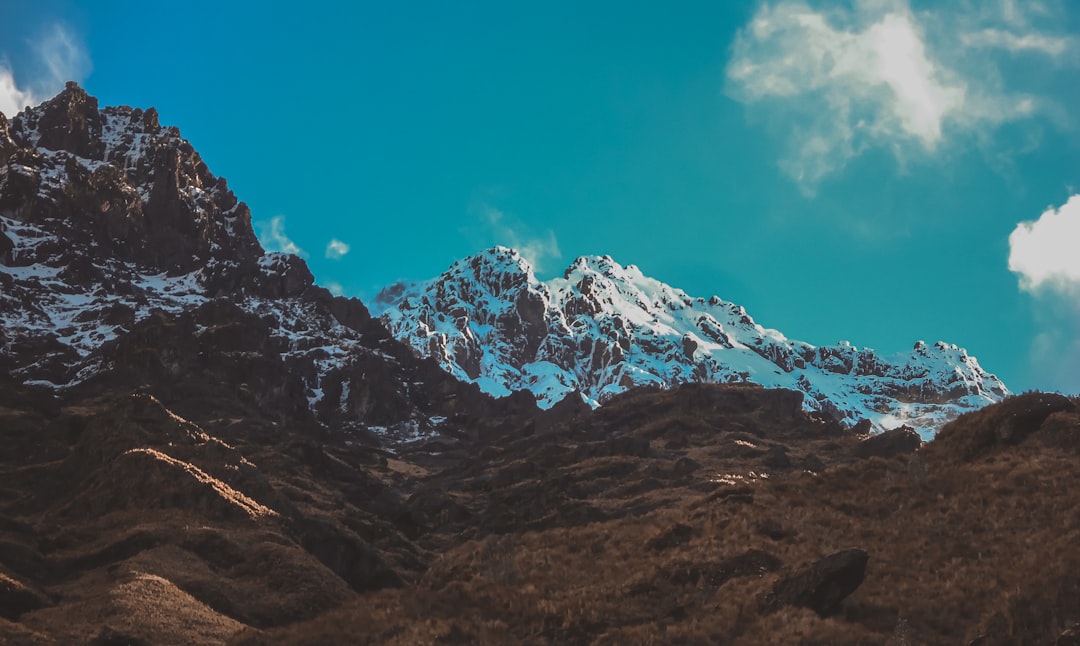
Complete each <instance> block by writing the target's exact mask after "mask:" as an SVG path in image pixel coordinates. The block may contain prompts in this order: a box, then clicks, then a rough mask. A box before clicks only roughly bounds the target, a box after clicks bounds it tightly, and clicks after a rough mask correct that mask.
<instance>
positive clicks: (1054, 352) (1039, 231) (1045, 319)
mask: <svg viewBox="0 0 1080 646" xmlns="http://www.w3.org/2000/svg"><path fill="white" fill-rule="evenodd" d="M1078 249H1080V194H1076V195H1072V196H1071V197H1070V198H1069V199H1068V200H1066V202H1065V204H1063V205H1062V206H1061V207H1059V208H1056V209H1055V208H1053V207H1049V208H1047V209H1046V211H1044V212H1043V213H1042V215H1040V216H1039V219H1038V220H1035V221H1028V222H1021V223H1020V224H1018V225H1017V226H1016V229H1014V230H1013V232H1012V234H1011V235H1010V236H1009V269H1010V270H1011V271H1013V272H1015V273H1016V274H1017V277H1018V278H1019V281H1020V288H1021V289H1023V290H1024V291H1027V292H1030V293H1031V294H1032V296H1033V297H1034V299H1033V300H1032V308H1033V313H1034V316H1035V323H1036V325H1037V327H1038V329H1039V330H1040V331H1039V333H1038V334H1037V335H1036V336H1035V338H1034V339H1033V340H1032V343H1031V362H1032V367H1033V368H1034V371H1035V374H1036V375H1037V377H1038V379H1039V380H1040V381H1041V385H1040V387H1041V388H1056V389H1058V390H1061V391H1062V392H1069V393H1078V392H1080V371H1078V370H1077V369H1076V366H1078V365H1080V335H1078V334H1077V330H1080V252H1078Z"/></svg>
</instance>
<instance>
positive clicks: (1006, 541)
mask: <svg viewBox="0 0 1080 646" xmlns="http://www.w3.org/2000/svg"><path fill="white" fill-rule="evenodd" d="M175 407H177V408H183V406H175ZM187 408H191V407H190V406H188V407H187ZM219 408H221V407H219ZM227 410H228V409H227V407H224V408H221V410H215V411H214V412H213V415H220V414H221V412H222V411H226V412H227ZM530 410H532V411H534V410H535V409H530V408H529V407H527V406H522V407H521V408H520V411H526V412H514V411H513V409H512V408H507V410H506V411H504V414H503V415H502V416H499V417H494V416H492V417H489V418H488V419H487V420H486V421H485V422H484V423H479V422H478V423H476V424H475V425H473V426H471V427H469V428H467V429H466V430H465V431H463V432H460V433H455V434H452V435H445V436H443V437H441V438H439V439H437V440H429V441H427V442H424V443H419V444H413V445H406V446H403V447H401V448H398V449H386V448H380V447H377V446H372V445H368V444H365V443H362V442H359V443H358V442H354V441H351V440H350V441H345V440H343V439H342V438H337V437H334V436H333V434H332V433H331V434H322V435H319V436H313V435H312V434H311V433H310V429H290V428H287V427H282V426H275V425H274V423H273V422H271V421H268V420H264V419H261V418H260V417H259V415H258V414H257V412H255V411H252V412H251V415H250V417H243V416H235V417H223V416H209V415H208V416H205V418H197V416H193V417H196V418H192V419H185V418H183V417H181V416H179V415H178V414H177V413H176V412H174V411H173V410H172V408H170V406H169V405H167V404H166V403H163V401H162V400H160V399H159V398H158V397H156V396H154V395H151V394H149V393H148V392H133V393H124V394H115V393H107V392H106V393H101V392H96V393H84V394H82V395H78V396H77V395H75V394H72V395H70V396H68V397H67V398H65V399H63V400H60V399H56V398H54V396H53V395H51V394H49V393H47V392H45V391H41V390H35V389H31V388H27V387H25V386H22V385H17V384H14V383H7V384H4V385H3V386H2V387H0V429H3V435H4V443H3V444H2V445H0V641H2V642H4V643H12V644H189V643H234V644H280V643H302V644H328V643H329V644H333V643H342V644H345V643H360V644H363V643H371V644H383V643H386V644H425V643H432V644H433V643H462V644H467V643H483V644H508V643H535V644H547V643H564V644H589V643H596V644H667V643H687V644H716V643H720V644H724V643H738V644H758V643H761V644H767V643H776V644H788V643H805V644H814V643H817V644H860V643H865V644H882V643H889V644H954V643H976V644H1019V643H1030V644H1047V643H1055V642H1056V643H1060V644H1067V643H1075V642H1073V641H1069V640H1070V639H1074V637H1071V636H1070V635H1075V634H1076V633H1077V631H1078V626H1080V504H1078V502H1080V501H1078V500H1077V494H1076V493H1075V491H1076V483H1077V482H1078V481H1080V480H1078V476H1080V408H1078V406H1077V401H1076V400H1071V399H1068V398H1065V397H1061V396H1058V395H1049V394H1042V393H1028V394H1024V395H1020V396H1017V397H1012V398H1010V399H1008V400H1007V401H1005V402H1004V403H1002V404H999V405H995V406H992V407H989V408H987V409H984V410H982V411H979V412H977V413H973V414H969V415H966V416H964V417H962V418H960V419H959V420H957V421H955V422H953V423H951V424H950V425H948V426H947V427H946V428H945V429H944V430H943V431H942V432H941V433H940V435H939V437H938V439H936V440H935V441H933V442H931V443H928V444H925V445H922V446H921V447H920V446H919V444H920V443H919V441H918V438H917V436H915V435H914V434H913V433H911V432H909V431H905V430H899V431H894V432H891V433H889V434H886V435H882V436H875V437H871V438H869V439H866V438H865V436H860V435H857V434H856V433H854V432H853V431H848V430H844V429H842V428H841V427H839V426H838V425H836V424H834V423H831V422H828V421H825V420H823V419H815V418H811V417H810V416H807V415H806V414H805V413H803V412H802V410H801V408H800V395H799V394H797V393H792V392H789V391H769V390H764V389H761V388H758V387H753V386H745V385H743V386H718V385H693V386H685V387H682V388H679V389H676V390H672V391H664V392H660V391H637V392H632V393H627V394H625V395H622V396H620V397H618V398H617V399H616V400H614V401H612V402H611V403H609V404H608V405H606V406H604V407H602V408H600V409H598V410H596V411H591V410H588V409H587V408H584V407H577V406H573V405H570V404H564V405H561V406H557V407H556V408H554V409H552V410H550V411H546V412H543V413H535V412H527V411H530ZM234 412H235V411H234Z"/></svg>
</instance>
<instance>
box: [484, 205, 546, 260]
mask: <svg viewBox="0 0 1080 646" xmlns="http://www.w3.org/2000/svg"><path fill="white" fill-rule="evenodd" d="M475 211H476V212H477V213H478V214H479V215H480V217H481V219H482V227H483V228H484V229H486V231H487V233H488V234H489V236H490V238H491V239H492V241H493V242H494V244H500V245H504V246H507V247H511V248H513V249H516V250H517V252H518V253H520V254H521V256H522V257H523V258H525V259H526V260H528V261H529V263H530V264H531V265H532V266H533V269H535V270H536V271H545V270H547V269H548V263H549V262H551V261H555V260H561V259H562V251H560V250H559V241H558V240H557V239H556V238H555V232H554V231H552V230H551V229H548V230H547V231H545V232H544V233H541V234H534V233H533V232H532V230H531V229H530V227H529V226H528V225H527V224H525V223H524V222H523V221H521V220H520V219H518V218H516V217H514V216H513V215H510V214H508V213H506V212H504V211H502V210H500V209H497V208H495V207H493V206H491V205H490V204H488V203H486V202H481V203H479V204H478V205H477V206H476V207H475ZM485 244H487V243H486V242H485Z"/></svg>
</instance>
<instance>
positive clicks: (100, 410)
mask: <svg viewBox="0 0 1080 646" xmlns="http://www.w3.org/2000/svg"><path fill="white" fill-rule="evenodd" d="M251 217H252V216H251V212H250V210H249V209H248V207H247V206H246V205H245V204H244V203H243V202H241V201H240V200H239V199H238V198H237V196H235V195H234V194H233V192H232V191H231V190H230V189H229V187H228V184H227V183H226V181H225V180H224V179H223V178H220V177H217V176H215V175H213V174H212V173H211V172H210V170H209V169H208V168H207V166H206V164H205V162H204V161H203V160H202V158H201V157H200V155H199V154H198V152H196V150H195V149H194V146H193V145H192V144H191V143H190V142H188V141H187V140H186V139H184V138H183V137H181V136H180V133H179V130H178V129H177V128H175V127H170V126H162V125H161V124H160V123H159V120H158V115H157V112H156V111H155V110H153V109H146V110H142V109H138V108H130V107H105V108H101V107H99V105H98V102H97V100H96V99H95V98H94V97H92V96H90V95H89V94H87V93H86V91H85V90H83V89H82V88H80V87H79V86H77V85H75V84H69V85H68V86H67V87H66V88H65V89H64V90H63V91H62V92H61V93H60V94H59V95H58V96H56V97H54V98H52V99H50V100H48V101H46V102H44V103H42V104H41V105H38V106H35V107H31V108H28V109H26V110H23V111H22V112H20V113H19V114H18V115H15V116H14V117H13V118H11V120H10V121H9V120H8V119H7V117H6V116H5V115H3V114H0V440H2V441H0V643H5V644H8V643H10V644H27V645H35V646H37V645H45V644H94V645H96V646H105V645H116V644H135V645H143V644H192V643H198V644H202V643H207V644H223V643H227V644H237V645H241V644H242V645H256V644H353V643H365V644H366V643H370V644H400V645H412V644H436V643H459V644H507V643H520V644H550V643H573V644H577V643H595V644H639V643H640V644H648V643H688V644H716V643H740V644H743V643H745V644H768V643H889V644H910V643H927V644H950V643H958V642H959V643H979V644H1011V643H1056V644H1060V645H1066V644H1076V643H1080V612H1078V611H1077V609H1078V608H1080V584H1078V581H1080V578H1078V576H1077V573H1078V572H1080V552H1078V551H1077V549H1076V545H1078V544H1080V513H1078V512H1077V510H1078V509H1080V497H1078V495H1077V494H1076V493H1075V492H1074V491H1073V490H1074V488H1073V487H1070V486H1069V484H1070V483H1071V482H1075V481H1076V479H1077V478H1080V460H1077V456H1078V455H1080V401H1077V400H1076V399H1075V398H1068V397H1064V396H1062V395H1056V394H1046V393H1037V392H1035V393H1025V394H1022V395H1019V396H1016V395H1011V394H1009V393H1008V391H1007V390H1006V388H1005V386H1004V385H1003V384H1002V383H1001V382H1000V380H998V379H997V378H996V377H994V376H993V375H991V374H989V373H987V372H986V371H984V370H983V369H982V368H981V367H980V366H979V364H978V362H977V361H976V360H975V359H974V357H971V356H970V355H968V354H967V353H966V352H965V351H964V350H962V349H961V348H959V347H957V346H954V345H950V344H945V343H935V344H933V345H929V344H925V343H922V342H919V343H916V344H915V345H914V347H913V349H912V350H910V351H909V352H901V353H897V354H893V355H879V354H878V353H876V352H874V351H872V350H868V349H857V348H855V347H854V346H852V345H849V344H846V343H841V344H838V345H835V346H825V347H815V346H812V345H810V344H807V343H803V342H799V341H793V340H789V339H788V338H787V337H785V336H784V335H783V334H781V333H780V332H778V331H775V330H770V329H767V328H764V327H762V326H760V325H758V324H757V323H755V322H754V320H753V319H752V318H750V316H749V315H748V314H747V313H746V311H745V310H744V309H743V308H741V307H739V306H738V305H735V304H732V303H727V302H725V301H723V300H721V299H720V298H718V297H712V298H710V299H698V298H692V297H690V296H689V295H687V294H685V293H683V292H682V291H680V290H678V289H675V288H672V287H669V286H667V285H664V284H663V283H661V282H659V281H657V280H654V279H651V278H648V277H645V276H644V275H643V274H642V273H641V272H640V271H639V270H637V269H636V268H635V267H633V266H625V267H624V266H621V265H619V264H618V263H616V262H615V261H614V260H612V259H611V258H609V257H606V256H600V257H584V258H579V259H577V260H575V261H574V262H573V263H572V264H571V266H570V268H569V269H568V270H567V271H566V273H565V274H564V276H563V277H562V278H557V279H553V280H547V281H541V280H538V279H537V278H536V276H535V275H534V272H533V270H532V268H531V267H530V266H529V264H528V262H526V261H525V260H524V259H523V258H522V257H521V256H520V255H519V254H518V253H517V252H516V251H514V250H512V249H507V248H502V247H498V248H494V249H489V250H486V251H483V252H481V253H480V254H478V255H476V256H473V257H472V258H467V259H465V260H462V261H459V262H457V263H455V264H454V265H453V266H451V267H450V268H449V269H448V270H447V272H445V273H444V274H443V275H441V276H439V277H437V278H435V279H433V280H430V281H426V282H421V283H412V284H399V285H394V286H391V287H388V288H387V289H385V290H384V291H383V292H382V293H381V294H380V295H379V297H378V298H377V299H375V300H374V301H373V302H372V308H373V311H374V313H375V315H373V314H372V312H371V311H369V309H368V307H367V306H365V304H364V303H362V302H361V301H359V300H357V299H352V298H344V297H340V296H334V295H333V294H331V293H330V292H329V291H327V290H326V289H323V288H322V287H320V286H318V285H317V284H316V283H315V280H314V278H313V276H312V274H311V272H310V271H309V269H308V267H307V265H306V264H305V262H304V261H303V260H302V259H301V258H298V257H296V256H293V255H289V254H282V253H268V252H266V251H265V250H264V249H263V247H262V246H261V245H260V243H259V240H258V239H257V238H256V236H255V234H254V232H253V230H252V225H251ZM875 428H876V430H878V431H881V432H871V431H874V430H875ZM920 435H921V436H922V437H920ZM930 437H933V439H932V440H931V441H927V442H924V441H923V440H924V438H925V439H929V438H930Z"/></svg>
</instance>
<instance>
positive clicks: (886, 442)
mask: <svg viewBox="0 0 1080 646" xmlns="http://www.w3.org/2000/svg"><path fill="white" fill-rule="evenodd" d="M920 446H922V438H921V437H919V434H918V433H916V432H915V429H913V428H911V427H910V426H901V427H900V428H894V429H892V430H889V431H885V432H884V433H880V434H878V435H871V436H870V437H868V438H866V439H865V440H863V441H862V442H860V443H859V445H858V446H856V447H855V455H856V457H860V458H870V457H879V458H891V457H895V456H897V455H907V454H908V453H914V452H915V451H917V450H919V447H920Z"/></svg>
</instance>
